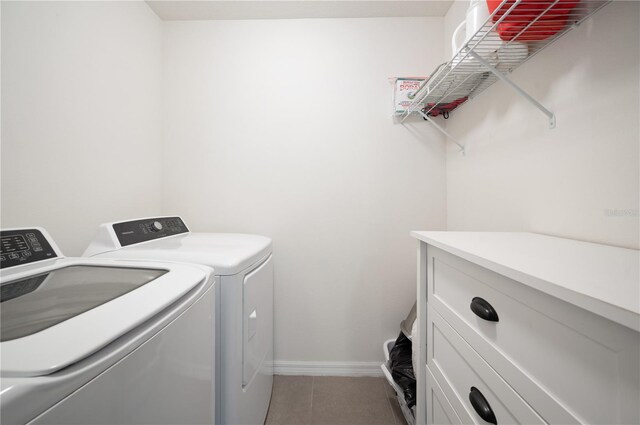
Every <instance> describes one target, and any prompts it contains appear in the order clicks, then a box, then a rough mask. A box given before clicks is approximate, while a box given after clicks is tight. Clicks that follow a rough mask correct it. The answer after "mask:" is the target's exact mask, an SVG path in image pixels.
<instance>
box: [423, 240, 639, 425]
mask: <svg viewBox="0 0 640 425" xmlns="http://www.w3.org/2000/svg"><path fill="white" fill-rule="evenodd" d="M413 236H415V237H416V238H418V239H419V240H420V248H419V250H418V256H419V261H418V267H419V273H418V297H419V303H418V323H419V332H418V345H417V347H418V350H419V358H420V359H421V362H420V364H419V365H418V371H416V376H417V377H418V401H417V403H418V406H417V418H416V423H429V424H431V423H438V422H439V421H441V420H442V421H445V422H447V421H448V423H455V422H457V421H460V422H462V423H476V424H485V423H491V422H493V421H494V418H495V422H496V423H498V424H501V423H502V424H506V423H509V424H511V423H527V424H532V423H563V424H569V423H593V424H605V423H606V424H617V423H640V407H639V403H638V400H640V333H639V331H640V294H639V291H640V289H639V288H640V271H639V268H640V262H639V252H638V251H636V250H629V249H623V248H615V247H610V246H603V245H597V244H590V243H585V242H578V241H569V240H566V239H560V238H553V237H549V236H542V235H536V234H527V233H515V234H514V233H472V232H459V233H458V232H414V233H413ZM431 379H433V380H434V382H429V381H430V380H431ZM445 402H446V403H445ZM448 409H452V410H453V412H454V413H455V415H452V414H451V411H450V410H448ZM483 409H484V410H483ZM483 417H484V419H483Z"/></svg>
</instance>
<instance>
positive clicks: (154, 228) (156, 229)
mask: <svg viewBox="0 0 640 425" xmlns="http://www.w3.org/2000/svg"><path fill="white" fill-rule="evenodd" d="M160 230H162V223H160V222H159V221H154V222H153V223H151V231H152V232H159V231H160Z"/></svg>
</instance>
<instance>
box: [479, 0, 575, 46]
mask: <svg viewBox="0 0 640 425" xmlns="http://www.w3.org/2000/svg"><path fill="white" fill-rule="evenodd" d="M553 3H555V0H523V1H521V2H520V3H518V5H517V6H516V7H514V9H513V10H512V11H511V12H509V14H508V15H507V16H506V17H505V18H504V19H503V20H502V22H500V23H499V24H498V25H497V27H496V30H497V32H498V35H499V36H500V38H501V39H502V40H504V41H511V40H512V39H514V38H516V37H517V38H516V40H517V41H521V42H527V41H541V40H546V39H547V38H549V37H551V36H552V35H554V34H556V33H558V32H559V31H561V30H562V29H564V27H565V25H566V24H567V18H568V16H569V13H571V11H572V10H573V9H574V8H575V7H576V6H577V5H578V3H579V0H559V1H558V3H556V4H555V5H554V6H553V7H551V9H549V10H548V11H547V12H546V13H544V11H545V10H547V9H548V8H549V6H551V5H553ZM501 4H502V0H487V6H488V7H489V12H491V13H494V11H496V9H497V11H496V13H495V14H494V15H493V22H497V21H498V20H500V18H502V17H503V16H504V14H505V13H506V12H507V11H508V10H509V9H510V8H511V7H512V6H513V5H514V4H515V0H507V1H506V2H505V4H504V5H503V6H502V7H500V5H501ZM542 13H544V15H543V16H542V17H540V19H538V20H536V21H535V22H534V23H533V25H531V26H530V27H529V28H527V29H526V30H525V31H523V30H524V29H525V28H526V27H527V26H528V25H529V24H530V23H531V22H533V21H534V20H535V19H536V18H537V17H538V16H540V14H542ZM521 31H523V32H522V34H520V36H518V34H519V33H520V32H521Z"/></svg>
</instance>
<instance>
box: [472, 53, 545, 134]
mask: <svg viewBox="0 0 640 425" xmlns="http://www.w3.org/2000/svg"><path fill="white" fill-rule="evenodd" d="M469 54H470V55H471V56H473V58H474V59H476V60H477V61H478V62H480V63H481V64H482V65H484V67H485V68H487V69H488V70H489V71H491V73H493V75H495V76H496V77H498V78H499V79H500V80H502V81H504V82H505V83H506V84H507V85H508V86H509V87H511V88H512V89H513V90H515V91H516V92H517V93H518V94H519V95H520V96H522V97H524V98H525V99H527V100H528V101H529V103H531V104H532V105H533V106H535V107H536V108H538V109H539V110H540V111H541V112H542V113H543V114H545V115H546V116H547V118H549V128H556V116H555V114H554V113H553V112H551V111H550V110H548V109H547V108H545V107H544V106H542V104H541V103H540V102H538V101H537V100H535V99H534V98H533V97H531V96H530V95H529V93H527V92H526V91H524V90H522V89H521V88H520V86H518V85H517V84H516V83H514V82H513V81H511V80H510V79H509V78H508V77H507V76H506V75H504V74H503V73H502V72H500V71H498V70H497V69H496V68H494V67H493V66H492V65H491V64H490V63H489V62H487V61H486V60H485V59H484V58H483V57H481V56H480V55H478V54H477V53H476V52H474V51H473V50H470V51H469Z"/></svg>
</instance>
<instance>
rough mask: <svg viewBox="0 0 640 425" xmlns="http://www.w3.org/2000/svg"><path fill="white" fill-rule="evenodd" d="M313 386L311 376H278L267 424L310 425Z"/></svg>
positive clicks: (274, 384) (274, 381) (275, 381)
mask: <svg viewBox="0 0 640 425" xmlns="http://www.w3.org/2000/svg"><path fill="white" fill-rule="evenodd" d="M312 385H313V378H312V377H311V376H280V375H276V376H275V377H274V379H273V393H272V394H271V404H270V405H269V413H268V414H267V419H266V421H265V424H266V425H309V424H310V423H311V392H312Z"/></svg>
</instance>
